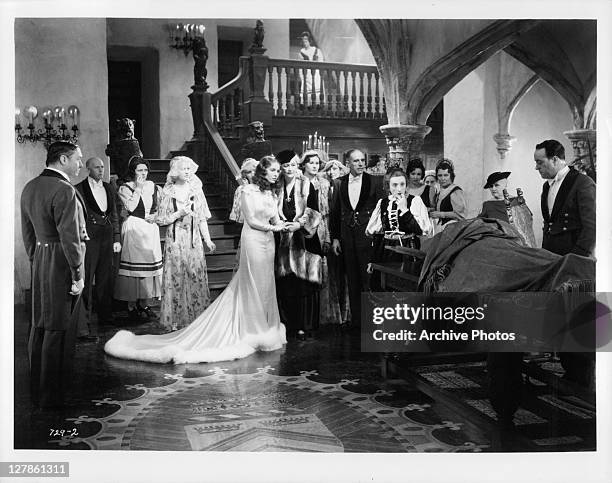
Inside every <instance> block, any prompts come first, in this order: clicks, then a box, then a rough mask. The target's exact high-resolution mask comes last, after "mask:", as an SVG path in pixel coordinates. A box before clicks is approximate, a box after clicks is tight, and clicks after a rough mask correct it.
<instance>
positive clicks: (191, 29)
mask: <svg viewBox="0 0 612 483" xmlns="http://www.w3.org/2000/svg"><path fill="white" fill-rule="evenodd" d="M168 30H169V31H170V47H171V48H173V49H177V50H182V51H183V53H184V54H185V57H187V55H189V52H191V51H192V50H193V44H194V41H195V40H196V39H202V38H204V30H206V27H204V25H202V24H199V25H196V24H193V23H186V24H184V25H183V24H182V23H177V24H172V25H170V26H169V28H168Z"/></svg>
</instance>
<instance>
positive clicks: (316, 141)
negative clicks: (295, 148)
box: [302, 131, 329, 159]
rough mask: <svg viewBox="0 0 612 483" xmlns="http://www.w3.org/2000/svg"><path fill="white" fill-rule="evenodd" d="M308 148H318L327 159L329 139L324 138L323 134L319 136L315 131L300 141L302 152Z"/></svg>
mask: <svg viewBox="0 0 612 483" xmlns="http://www.w3.org/2000/svg"><path fill="white" fill-rule="evenodd" d="M309 149H318V150H319V151H321V152H322V153H323V154H324V155H325V158H326V159H329V141H326V140H325V136H319V135H318V132H317V131H315V133H314V134H309V135H308V141H306V140H304V141H302V153H305V152H306V151H308V150H309Z"/></svg>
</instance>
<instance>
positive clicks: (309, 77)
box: [298, 32, 325, 106]
mask: <svg viewBox="0 0 612 483" xmlns="http://www.w3.org/2000/svg"><path fill="white" fill-rule="evenodd" d="M298 38H299V39H300V40H301V42H302V48H301V49H300V54H299V56H298V59H300V60H310V61H312V62H323V61H324V60H325V58H324V57H323V52H322V51H321V49H319V48H318V47H315V46H314V45H311V44H312V37H311V36H310V34H309V33H308V32H302V34H301V35H300V36H299V37H298ZM313 77H314V79H313ZM300 80H301V88H300V98H301V99H302V104H303V105H304V106H312V105H313V104H315V105H320V104H321V100H322V99H321V97H322V95H323V89H322V85H321V74H320V72H319V70H318V69H314V70H312V71H311V70H310V69H307V70H306V74H303V73H302V71H300ZM304 91H306V99H304ZM313 95H314V100H313Z"/></svg>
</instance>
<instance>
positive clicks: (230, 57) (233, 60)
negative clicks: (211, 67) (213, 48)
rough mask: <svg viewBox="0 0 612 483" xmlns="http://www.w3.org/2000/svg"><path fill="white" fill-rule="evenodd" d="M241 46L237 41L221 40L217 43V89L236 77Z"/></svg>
mask: <svg viewBox="0 0 612 483" xmlns="http://www.w3.org/2000/svg"><path fill="white" fill-rule="evenodd" d="M242 48H243V44H242V42H241V41H238V40H221V39H219V43H218V49H219V52H218V56H219V71H218V76H219V87H221V86H223V85H225V84H227V83H228V82H229V81H231V80H232V79H233V78H234V77H236V76H237V75H238V69H239V59H240V56H241V55H242Z"/></svg>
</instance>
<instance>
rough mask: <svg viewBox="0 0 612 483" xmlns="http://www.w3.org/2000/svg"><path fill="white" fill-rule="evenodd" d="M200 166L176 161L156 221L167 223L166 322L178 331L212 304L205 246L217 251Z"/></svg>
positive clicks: (163, 321)
mask: <svg viewBox="0 0 612 483" xmlns="http://www.w3.org/2000/svg"><path fill="white" fill-rule="evenodd" d="M197 169H198V165H197V164H196V163H194V162H193V160H192V159H190V158H188V157H186V156H177V157H174V158H172V160H171V161H170V171H169V172H168V176H167V181H166V184H165V186H164V189H163V190H162V194H161V197H160V203H159V210H158V213H157V218H156V222H157V223H158V224H159V225H165V226H167V227H168V228H167V230H166V241H165V247H164V276H163V281H162V304H161V314H160V322H161V324H162V325H163V326H164V327H165V328H167V329H169V330H176V329H180V328H182V327H185V326H187V325H189V324H190V323H191V322H192V321H193V320H195V319H196V317H197V316H198V315H200V314H201V313H202V312H203V311H204V309H205V308H206V307H207V306H208V305H209V303H210V292H209V289H208V275H207V273H206V259H205V257H204V245H206V247H207V248H208V249H209V250H210V251H211V252H214V251H215V248H216V247H215V244H214V243H213V242H212V240H211V238H210V233H209V231H208V223H207V222H206V220H207V219H208V218H210V216H211V215H210V211H209V209H208V203H207V202H206V197H205V196H204V192H203V191H202V182H201V181H200V179H199V178H198V177H197V175H196V171H197Z"/></svg>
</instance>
